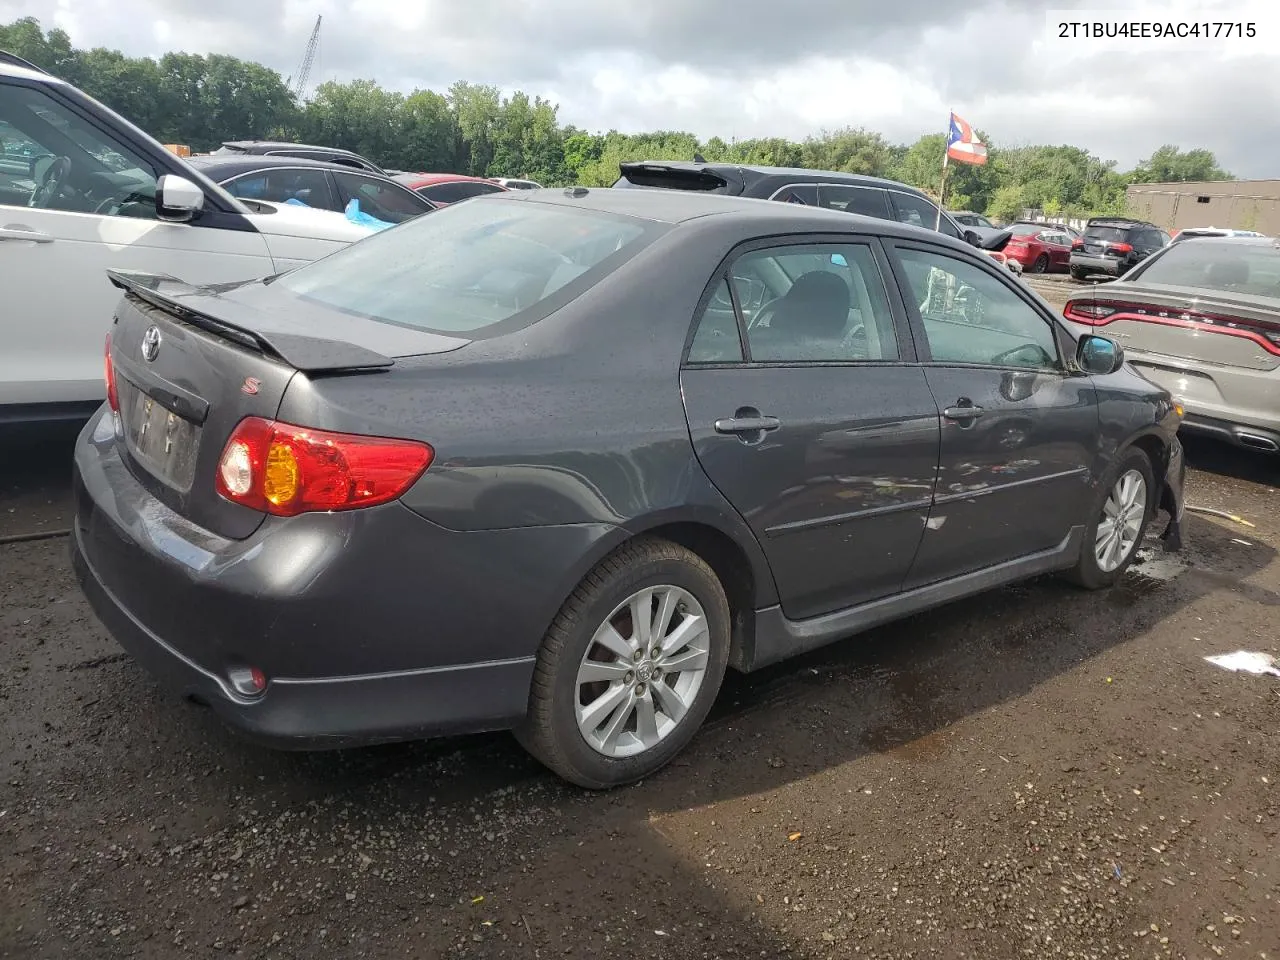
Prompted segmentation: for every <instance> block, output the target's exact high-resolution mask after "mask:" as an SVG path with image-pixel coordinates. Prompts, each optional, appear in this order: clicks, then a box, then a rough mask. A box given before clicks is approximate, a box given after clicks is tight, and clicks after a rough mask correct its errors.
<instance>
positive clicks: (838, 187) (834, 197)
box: [818, 183, 933, 227]
mask: <svg viewBox="0 0 1280 960" xmlns="http://www.w3.org/2000/svg"><path fill="white" fill-rule="evenodd" d="M818 204H819V206H823V207H827V208H829V209H831V210H839V211H841V212H843V213H858V214H861V215H862V216H864V217H875V218H876V219H877V220H889V219H892V215H891V214H890V212H889V196H888V194H887V193H886V192H885V191H884V190H881V189H879V188H877V187H849V186H845V185H843V184H838V183H824V184H823V185H822V186H820V187H819V188H818ZM929 226H930V227H932V226H933V224H930V225H929Z"/></svg>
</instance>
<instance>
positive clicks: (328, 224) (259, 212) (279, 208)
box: [241, 200, 376, 243]
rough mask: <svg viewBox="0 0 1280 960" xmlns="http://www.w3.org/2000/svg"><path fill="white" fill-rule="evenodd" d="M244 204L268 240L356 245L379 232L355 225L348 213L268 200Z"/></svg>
mask: <svg viewBox="0 0 1280 960" xmlns="http://www.w3.org/2000/svg"><path fill="white" fill-rule="evenodd" d="M241 202H242V203H245V205H246V206H247V207H249V210H250V213H249V214H247V216H248V219H249V220H250V221H251V222H252V223H253V225H254V226H255V227H256V228H257V229H258V232H260V233H263V234H266V235H267V236H274V237H301V238H303V239H307V240H332V241H335V242H338V243H354V242H355V241H357V240H363V239H364V238H365V237H367V236H369V235H370V234H372V233H375V232H376V231H375V230H374V229H373V228H372V227H366V226H361V225H360V224H358V223H352V222H351V221H350V220H348V219H347V215H346V214H345V213H335V212H334V211H332V210H317V209H315V208H314V207H304V206H301V205H299V204H296V203H270V202H268V201H266V200H253V201H248V202H246V201H243V200H242V201H241Z"/></svg>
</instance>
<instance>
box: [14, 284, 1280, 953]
mask: <svg viewBox="0 0 1280 960" xmlns="http://www.w3.org/2000/svg"><path fill="white" fill-rule="evenodd" d="M1036 283H1037V285H1047V284H1052V283H1055V281H1040V280H1037V281H1036ZM66 445H67V444H66V438H65V437H63V438H60V439H45V440H43V441H42V442H40V443H39V444H37V445H36V446H26V447H20V448H15V447H6V448H2V449H3V452H0V463H3V464H4V465H5V466H4V467H3V479H0V538H3V537H5V536H6V535H11V534H15V533H22V532H28V531H33V530H41V529H43V530H55V529H57V528H59V527H65V526H66V525H67V523H68V520H69V517H68V513H67V499H66V496H67V490H66V482H65V478H66V473H67V468H66ZM1189 450H1190V455H1191V458H1192V463H1193V466H1194V467H1195V469H1194V470H1193V471H1192V475H1191V478H1190V491H1189V493H1190V500H1191V502H1192V503H1195V504H1198V505H1202V506H1208V507H1215V508H1219V509H1226V510H1229V511H1230V512H1232V513H1236V514H1240V515H1242V516H1244V517H1245V518H1247V519H1248V520H1250V521H1252V522H1253V523H1255V524H1256V527H1253V528H1249V527H1245V526H1241V525H1239V524H1235V523H1232V522H1230V521H1221V520H1218V519H1215V518H1209V517H1204V516H1202V515H1200V516H1195V517H1193V518H1191V519H1190V521H1189V531H1188V533H1189V546H1188V549H1187V551H1186V552H1185V554H1184V555H1183V556H1181V557H1180V558H1177V559H1176V560H1171V559H1170V558H1169V557H1167V556H1161V555H1159V554H1158V553H1157V554H1155V555H1153V556H1152V557H1151V559H1149V560H1148V561H1146V562H1144V563H1143V564H1142V565H1141V566H1140V568H1139V569H1138V570H1136V571H1135V572H1133V573H1131V574H1130V575H1129V577H1128V579H1127V581H1126V582H1125V583H1124V584H1123V585H1122V586H1120V587H1118V588H1117V589H1115V590H1114V591H1112V592H1110V593H1104V594H1084V593H1081V592H1078V591H1076V590H1073V589H1071V588H1069V587H1067V586H1065V585H1063V584H1061V583H1059V582H1057V581H1055V580H1052V579H1047V580H1042V581H1037V582H1034V583H1030V584H1026V585H1022V586H1018V587H1014V588H1010V589H1005V590H1002V591H999V592H997V593H995V594H992V595H988V596H986V597H982V598H977V599H974V600H970V601H966V602H962V603H958V604H955V605H953V606H951V607H948V608H945V609H942V610H939V611H936V612H934V613H931V614H927V615H924V616H919V617H916V618H913V619H911V620H909V621H906V622H903V623H900V624H897V625H894V626H891V627H888V628H885V629H881V630H878V631H876V632H874V633H872V634H870V635H867V636H865V637H862V638H860V639H858V640H854V641H851V642H846V643H843V644H840V645H837V646H835V647H832V648H829V649H828V650H825V651H822V652H820V653H818V654H816V655H813V656H809V657H807V658H805V659H803V660H801V661H799V662H794V663H790V664H786V665H784V666H782V667H780V668H776V669H773V670H770V671H767V672H765V673H763V674H761V675H756V676H752V677H751V678H748V679H742V678H737V679H732V680H731V681H730V682H729V683H728V684H727V685H726V688H725V691H724V693H723V695H722V697H721V701H720V703H719V705H718V707H717V711H716V714H715V716H714V718H713V722H712V723H711V724H710V725H709V727H708V728H707V729H706V730H705V731H704V732H703V733H702V735H701V736H699V737H698V739H697V740H696V741H695V743H694V745H693V747H692V748H691V749H690V750H689V751H688V752H687V753H686V755H685V756H684V757H683V758H682V760H681V761H680V762H679V763H678V764H677V765H675V766H673V767H672V768H670V769H669V770H667V771H665V772H664V773H662V774H661V775H660V776H658V777H656V778H655V779H653V780H651V781H648V782H645V783H643V784H640V785H638V786H636V787H633V788H630V789H626V790H623V791H618V792H615V793H612V794H608V795H586V794H583V793H580V792H578V791H575V790H571V789H569V788H567V787H564V786H562V785H560V784H559V783H557V782H556V781H555V780H553V779H552V778H551V777H550V776H549V775H547V774H546V773H544V772H543V771H542V770H541V769H540V768H539V767H537V766H536V765H535V764H533V763H532V762H531V761H529V760H528V759H526V758H525V757H524V756H523V755H522V754H521V753H520V751H519V750H518V749H517V748H516V747H515V746H514V745H513V743H512V742H511V741H510V740H509V739H508V738H507V737H505V736H492V737H481V738H474V739H466V740H456V741H449V742H440V743H432V744H423V745H407V746H397V747H388V748H380V749H375V750H364V751H352V752H345V753H329V754H317V755H301V754H277V753H271V752H268V751H264V750H261V749H259V748H257V747H254V746H250V745H248V744H246V743H244V742H242V741H240V740H238V739H237V738H236V737H234V736H233V735H231V734H229V733H227V732H225V731H224V730H223V729H222V728H221V727H220V726H219V725H218V723H217V722H216V721H215V720H214V719H213V718H212V717H211V716H210V715H209V714H208V713H207V712H204V711H201V710H199V709H198V708H196V707H192V706H189V705H186V704H183V703H180V702H176V701H174V700H172V699H171V698H169V697H168V696H166V695H164V694H162V693H160V692H159V691H157V690H156V689H154V688H153V687H152V685H151V683H150V682H149V681H148V679H147V678H146V676H145V675H144V674H143V673H142V672H141V671H140V670H139V669H138V668H136V667H135V666H134V665H133V663H132V662H130V661H129V660H128V659H127V658H126V657H124V656H123V655H122V654H121V653H120V652H119V651H118V650H117V648H116V647H115V646H114V645H113V644H112V642H111V641H110V640H109V639H107V638H106V637H105V636H104V634H103V632H102V630H101V629H100V628H99V627H98V625H97V624H96V622H95V621H94V620H93V618H92V616H91V615H90V613H89V611H88V609H87V607H86V606H85V604H84V602H83V601H82V600H81V598H80V596H79V594H78V592H77V590H76V588H75V586H74V583H73V581H72V578H71V576H70V573H69V570H68V564H67V559H66V549H67V545H66V540H65V539H64V538H53V539H48V540H43V541H37V542H32V543H22V544H16V545H14V544H10V545H5V546H0V650H3V653H4V657H5V667H6V669H5V670H4V671H3V672H0V730H2V731H3V736H0V957H6V958H8V957H22V958H37V957H38V958H45V957H77V958H79V957H95V958H97V957H105V958H112V957H147V958H151V957H157V958H158V957H173V956H182V957H202V958H203V957H224V956H236V957H253V958H259V957H262V958H267V957H270V958H306V960H312V958H316V957H326V958H339V960H341V958H354V957H371V958H382V957H415V958H435V957H484V958H488V957H512V958H516V957H519V958H529V957H533V958H551V957H563V956H570V957H605V956H608V957H618V958H630V957H651V958H665V957H670V958H686V957H687V958H704V957H725V958H743V957H770V958H772V957H779V956H793V957H884V958H893V960H904V958H912V957H944V958H958V957H972V958H981V960H991V958H1005V957H1035V958H1042V957H1059V956H1061V957H1110V958H1124V957H1133V958H1138V957H1143V958H1145V957H1187V958H1196V960H1199V958H1210V960H1212V958H1214V957H1239V958H1266V957H1271V958H1276V960H1280V925H1278V924H1277V920H1278V919H1280V844H1278V843H1277V822H1278V819H1277V818H1278V817H1280V798H1278V796H1277V782H1278V780H1280V680H1278V679H1274V678H1269V677H1254V676H1247V675H1240V674H1230V673H1227V672H1225V671H1222V670H1219V669H1217V668H1216V667H1213V666H1211V665H1209V664H1207V663H1205V662H1204V661H1203V659H1202V657H1204V656H1205V655H1207V654H1212V653H1222V652H1229V651H1231V650H1235V649H1237V648H1240V647H1244V648H1248V649H1260V650H1266V651H1268V652H1271V653H1280V612H1278V611H1280V562H1277V559H1276V550H1277V548H1280V509H1278V508H1280V493H1277V491H1276V489H1275V483H1276V482H1277V480H1280V461H1276V460H1270V461H1267V460H1263V459H1261V458H1258V457H1254V456H1250V455H1245V454H1243V453H1236V452H1233V451H1230V450H1226V449H1224V448H1220V447H1217V446H1210V445H1201V444H1196V445H1192V446H1190V448H1189Z"/></svg>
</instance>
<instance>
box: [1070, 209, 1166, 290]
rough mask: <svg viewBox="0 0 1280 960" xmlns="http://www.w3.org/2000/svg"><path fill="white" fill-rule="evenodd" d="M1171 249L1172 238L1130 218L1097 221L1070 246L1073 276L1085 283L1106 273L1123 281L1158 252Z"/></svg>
mask: <svg viewBox="0 0 1280 960" xmlns="http://www.w3.org/2000/svg"><path fill="white" fill-rule="evenodd" d="M1168 245H1169V235H1168V234H1167V233H1165V232H1164V231H1163V230H1161V229H1160V228H1159V227H1157V226H1156V225H1155V224H1154V223H1147V222H1146V221H1145V220H1130V219H1128V218H1127V217H1094V218H1093V219H1092V220H1090V221H1089V224H1088V226H1086V227H1085V231H1084V236H1083V237H1080V238H1079V239H1077V240H1075V241H1074V242H1073V243H1072V244H1071V260H1070V267H1071V276H1072V278H1073V279H1075V280H1084V279H1086V278H1087V277H1089V276H1090V275H1092V274H1098V273H1103V274H1106V275H1108V276H1111V277H1122V276H1124V275H1125V274H1126V273H1128V272H1129V271H1130V270H1131V269H1133V267H1135V266H1137V265H1138V264H1139V263H1141V262H1142V261H1143V260H1145V259H1146V258H1147V257H1149V256H1151V254H1153V253H1155V252H1156V251H1157V250H1161V249H1163V248H1164V247H1167V246H1168Z"/></svg>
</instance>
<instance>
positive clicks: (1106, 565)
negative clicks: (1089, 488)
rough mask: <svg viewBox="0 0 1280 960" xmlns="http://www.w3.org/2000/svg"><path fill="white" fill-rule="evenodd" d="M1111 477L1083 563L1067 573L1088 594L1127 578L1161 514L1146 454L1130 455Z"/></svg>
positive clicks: (1082, 555)
mask: <svg viewBox="0 0 1280 960" xmlns="http://www.w3.org/2000/svg"><path fill="white" fill-rule="evenodd" d="M1107 476H1108V480H1107V482H1106V483H1105V484H1104V485H1103V487H1102V489H1101V490H1100V491H1099V492H1098V494H1097V496H1096V497H1095V498H1094V503H1093V508H1092V513H1091V516H1090V520H1089V526H1088V527H1087V528H1086V529H1085V536H1084V546H1083V547H1082V548H1081V550H1080V559H1079V560H1078V561H1077V562H1076V565H1075V567H1074V568H1073V569H1072V570H1071V571H1070V572H1069V573H1068V574H1067V577H1068V579H1070V580H1071V581H1072V582H1073V583H1076V584H1078V585H1079V586H1082V587H1084V588H1086V589H1088V590H1100V589H1102V588H1104V587H1109V586H1111V585H1112V584H1114V583H1115V582H1116V581H1117V580H1119V579H1120V577H1121V576H1123V575H1124V572H1125V570H1127V569H1128V568H1129V564H1131V563H1132V562H1133V558H1134V556H1135V555H1136V554H1137V552H1138V547H1139V546H1140V545H1141V544H1142V538H1143V537H1144V536H1145V535H1146V532H1147V524H1148V523H1149V522H1150V521H1151V517H1152V515H1153V514H1154V513H1155V506H1156V485H1155V479H1154V474H1153V471H1152V469H1151V461H1150V459H1148V457H1147V455H1146V454H1145V453H1143V452H1142V451H1141V450H1129V451H1127V452H1126V453H1124V454H1123V455H1122V456H1121V458H1120V460H1119V462H1118V463H1117V464H1116V465H1115V466H1114V467H1112V469H1111V470H1110V471H1109V472H1108V474H1107Z"/></svg>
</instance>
